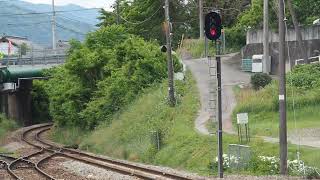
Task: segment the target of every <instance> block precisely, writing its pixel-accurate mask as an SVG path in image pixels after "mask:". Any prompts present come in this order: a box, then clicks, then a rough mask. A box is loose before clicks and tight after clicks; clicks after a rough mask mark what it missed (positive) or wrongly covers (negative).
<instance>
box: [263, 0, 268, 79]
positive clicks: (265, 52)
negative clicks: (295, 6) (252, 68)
mask: <svg viewBox="0 0 320 180" xmlns="http://www.w3.org/2000/svg"><path fill="white" fill-rule="evenodd" d="M263 38H264V39H263V63H262V67H263V72H264V73H269V72H268V68H267V64H268V63H267V61H269V0H263Z"/></svg>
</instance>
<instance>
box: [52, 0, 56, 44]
mask: <svg viewBox="0 0 320 180" xmlns="http://www.w3.org/2000/svg"><path fill="white" fill-rule="evenodd" d="M52 49H53V50H55V49H56V10H55V6H54V0H52Z"/></svg>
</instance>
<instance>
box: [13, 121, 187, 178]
mask: <svg viewBox="0 0 320 180" xmlns="http://www.w3.org/2000/svg"><path fill="white" fill-rule="evenodd" d="M51 126H52V124H43V125H39V126H37V127H33V128H30V129H28V130H26V131H24V132H23V134H22V137H21V140H22V141H24V142H26V143H27V144H29V145H30V146H32V147H34V148H37V149H38V151H37V152H34V153H32V154H30V155H28V156H25V157H22V158H19V159H16V160H15V161H13V162H12V163H11V164H12V165H11V164H10V165H11V166H10V165H9V168H8V169H9V171H11V173H12V174H13V175H14V176H15V177H16V178H17V179H19V176H18V175H17V174H16V173H15V172H13V171H12V167H14V166H16V163H17V162H24V163H29V164H31V165H33V166H32V167H33V170H34V172H37V174H38V175H41V176H42V178H45V179H53V180H54V179H55V178H54V177H53V175H49V174H47V173H45V172H44V171H42V170H41V168H40V167H41V165H42V164H44V163H45V162H48V161H50V160H51V159H52V158H53V157H56V156H59V157H64V158H67V159H72V160H75V161H79V162H82V163H85V164H89V165H93V166H96V167H99V168H102V169H106V170H110V171H114V172H117V173H120V174H123V175H129V176H133V177H137V178H141V179H179V180H180V179H181V180H191V179H193V178H191V177H188V176H182V175H177V174H173V173H167V172H164V171H160V170H156V169H149V168H146V167H143V166H139V165H133V164H129V163H125V162H122V161H118V160H114V159H109V158H104V157H100V156H96V155H92V154H89V153H86V152H82V151H79V150H75V149H69V148H64V147H61V146H58V145H56V144H54V143H52V142H49V141H47V140H44V139H42V138H41V135H42V134H44V133H45V132H47V131H49V130H50V128H51Z"/></svg>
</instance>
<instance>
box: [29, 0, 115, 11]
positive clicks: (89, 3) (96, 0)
mask: <svg viewBox="0 0 320 180" xmlns="http://www.w3.org/2000/svg"><path fill="white" fill-rule="evenodd" d="M23 1H27V2H31V3H35V4H51V3H52V0H23ZM114 1H115V0H55V4H56V5H66V4H77V5H79V6H82V7H86V8H105V9H106V10H111V9H112V8H111V6H112V4H113V3H114Z"/></svg>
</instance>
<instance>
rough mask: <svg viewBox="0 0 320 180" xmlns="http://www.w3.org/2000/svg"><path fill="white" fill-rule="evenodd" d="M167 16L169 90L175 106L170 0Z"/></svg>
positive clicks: (167, 1) (166, 10)
mask: <svg viewBox="0 0 320 180" xmlns="http://www.w3.org/2000/svg"><path fill="white" fill-rule="evenodd" d="M165 18H166V25H165V29H166V30H165V31H166V40H167V65H168V85H169V88H168V91H169V95H168V96H169V103H170V105H171V106H175V104H176V99H175V97H174V85H173V83H174V82H173V73H174V72H173V62H172V49H171V24H170V15H169V0H165Z"/></svg>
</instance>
